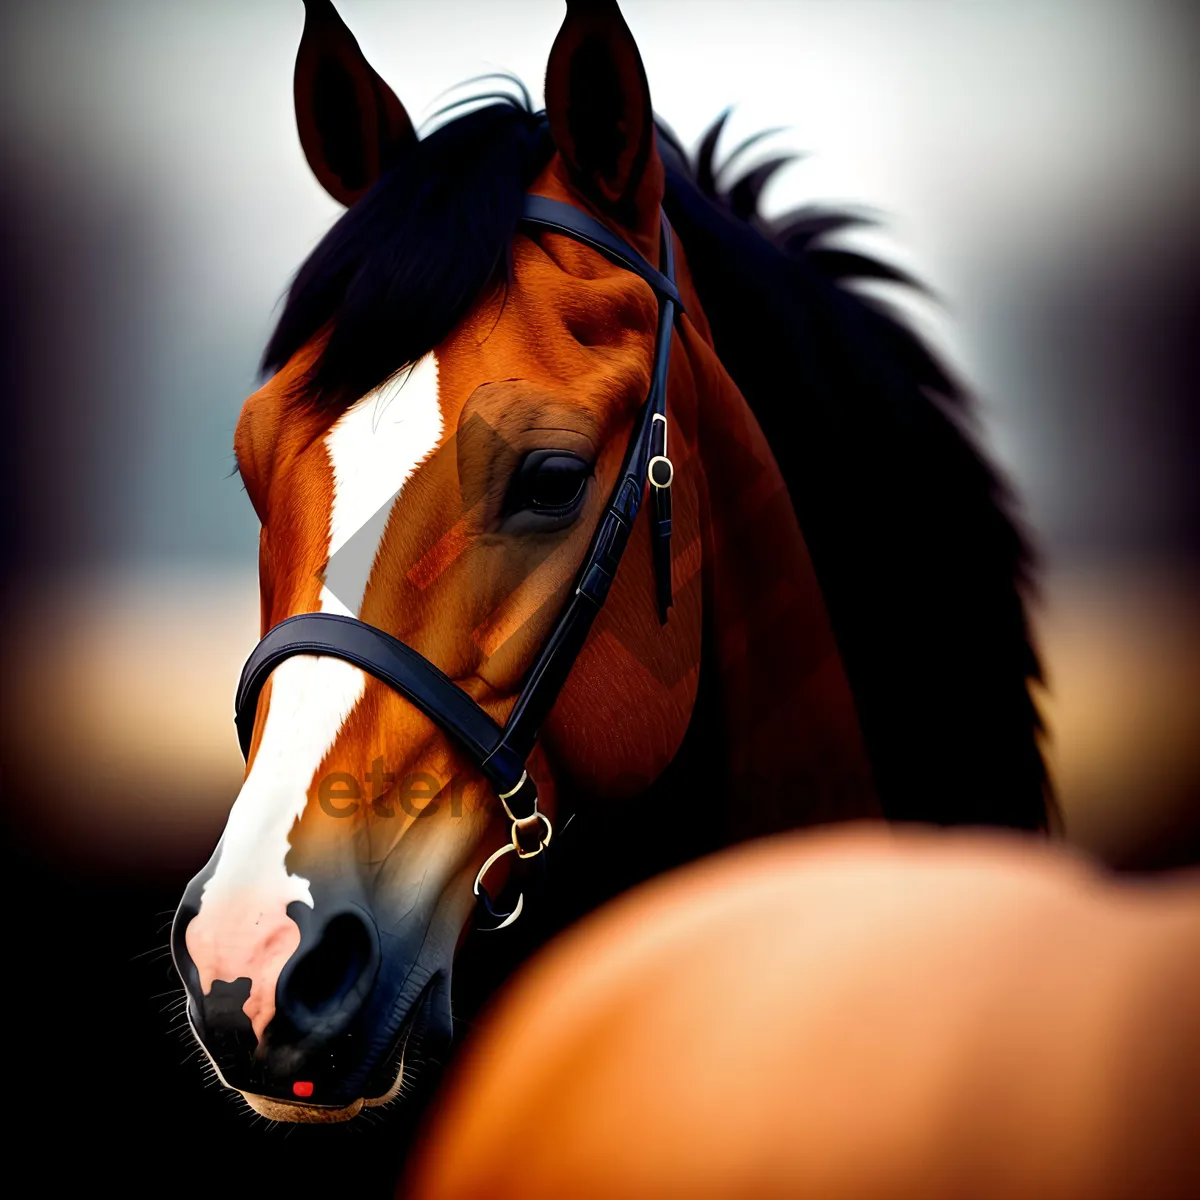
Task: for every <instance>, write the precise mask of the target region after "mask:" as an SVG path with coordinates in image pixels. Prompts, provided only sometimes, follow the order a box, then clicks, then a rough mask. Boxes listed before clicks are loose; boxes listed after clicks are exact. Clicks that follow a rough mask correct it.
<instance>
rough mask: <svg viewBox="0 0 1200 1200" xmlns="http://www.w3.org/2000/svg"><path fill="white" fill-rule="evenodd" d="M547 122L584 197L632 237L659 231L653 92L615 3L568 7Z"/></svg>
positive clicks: (549, 72) (586, 1)
mask: <svg viewBox="0 0 1200 1200" xmlns="http://www.w3.org/2000/svg"><path fill="white" fill-rule="evenodd" d="M546 114H547V116H548V117H549V119H550V132H551V134H552V135H553V137H554V144H555V146H556V147H557V148H558V151H559V153H560V154H561V155H562V157H563V159H564V160H565V161H566V164H567V166H568V168H569V169H570V172H571V175H572V177H573V180H572V181H573V182H574V183H575V184H576V186H578V187H579V188H580V190H581V191H582V192H583V193H584V195H585V196H586V197H587V198H588V199H589V200H591V201H592V203H594V204H595V205H596V206H597V207H598V208H599V209H601V211H603V212H606V213H607V214H609V215H610V216H612V217H613V218H615V219H616V220H617V221H619V222H620V223H621V224H622V225H625V226H626V227H628V228H630V229H637V228H639V227H646V228H648V229H651V230H652V229H656V228H657V219H658V206H659V204H660V203H661V201H662V191H663V179H662V164H661V162H660V161H659V159H658V151H657V149H656V147H655V143H654V113H653V111H652V109H651V107H650V86H649V84H648V83H647V82H646V70H645V68H644V67H643V66H642V56H641V55H640V54H639V53H638V48H637V43H636V42H634V40H633V34H632V33H630V32H629V26H628V25H626V24H625V20H624V18H623V17H622V16H621V10H620V9H619V8H618V7H617V4H616V0H567V16H566V19H565V20H564V21H563V26H562V28H561V29H560V30H559V31H558V37H557V38H555V40H554V47H553V48H552V49H551V51H550V61H549V63H548V65H547V67H546Z"/></svg>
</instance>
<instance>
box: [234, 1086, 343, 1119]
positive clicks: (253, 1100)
mask: <svg viewBox="0 0 1200 1200" xmlns="http://www.w3.org/2000/svg"><path fill="white" fill-rule="evenodd" d="M242 1099H243V1100H245V1101H246V1103H247V1104H248V1105H250V1107H251V1108H252V1109H254V1111H255V1112H256V1113H258V1114H259V1115H260V1116H263V1117H266V1118H267V1120H268V1121H291V1122H293V1123H294V1124H298V1125H336V1124H338V1123H339V1122H341V1121H349V1120H350V1119H351V1118H352V1117H357V1116H358V1114H359V1113H360V1112H362V1110H363V1108H364V1107H365V1106H366V1103H367V1102H366V1101H365V1100H363V1099H362V1098H361V1097H359V1099H357V1100H355V1101H354V1102H353V1103H352V1104H347V1105H346V1107H345V1108H324V1107H322V1106H320V1105H317V1104H295V1103H293V1102H292V1101H290V1100H272V1099H271V1098H270V1097H269V1096H260V1095H258V1094H257V1093H255V1092H242Z"/></svg>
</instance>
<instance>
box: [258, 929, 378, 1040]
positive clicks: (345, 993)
mask: <svg viewBox="0 0 1200 1200" xmlns="http://www.w3.org/2000/svg"><path fill="white" fill-rule="evenodd" d="M377 965H378V954H377V952H376V945H375V939H374V938H373V937H372V936H371V930H370V928H369V927H368V925H367V922H366V921H365V920H364V919H363V918H362V917H361V916H359V915H358V914H357V913H355V912H344V913H339V914H338V915H337V916H336V917H333V918H332V919H331V920H330V921H329V923H328V924H327V925H326V926H325V929H324V931H323V932H322V934H321V938H320V940H319V941H318V942H317V943H316V945H315V946H313V947H312V949H311V950H309V951H308V952H307V953H306V954H304V955H303V956H302V957H301V958H300V959H298V960H297V962H296V963H295V965H294V966H293V967H292V970H291V972H290V973H289V974H288V976H287V979H286V982H285V983H284V985H283V987H282V988H281V989H280V990H281V993H282V994H281V996H280V1000H281V1002H282V1003H281V1007H282V1009H283V1010H284V1011H285V1012H286V1014H287V1016H288V1018H289V1019H290V1020H291V1021H292V1023H293V1024H295V1025H296V1026H298V1027H299V1028H301V1029H306V1028H311V1027H312V1026H313V1025H314V1024H318V1023H325V1022H327V1021H329V1020H331V1019H335V1018H336V1017H337V1016H338V1015H339V1014H344V1015H346V1016H350V1015H352V1013H353V1012H354V1011H355V1010H357V1008H358V1007H359V1005H360V1004H361V1003H362V1001H363V999H364V998H365V997H366V993H367V991H368V989H369V988H370V985H371V982H372V980H373V978H374V974H375V969H376V967H377Z"/></svg>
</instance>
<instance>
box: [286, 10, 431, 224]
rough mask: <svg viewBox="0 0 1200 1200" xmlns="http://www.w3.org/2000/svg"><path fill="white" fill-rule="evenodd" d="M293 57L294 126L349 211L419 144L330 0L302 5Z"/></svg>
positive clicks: (324, 181)
mask: <svg viewBox="0 0 1200 1200" xmlns="http://www.w3.org/2000/svg"><path fill="white" fill-rule="evenodd" d="M304 10H305V11H304V34H303V36H302V37H301V39H300V49H299V50H298V51H297V52H296V74H295V80H294V89H295V100H296V126H297V128H298V129H299V132H300V145H301V146H303V148H304V157H305V158H307V159H308V165H309V166H310V167H312V170H313V174H314V175H315V176H316V177H317V180H318V182H319V183H320V184H321V186H322V187H323V188H324V189H325V190H326V191H327V192H328V193H329V194H330V195H331V196H332V197H333V198H334V199H335V200H337V201H339V202H340V203H342V204H345V205H346V206H347V207H349V206H350V205H351V204H353V203H354V202H355V200H357V199H358V198H359V197H360V196H361V195H363V193H364V192H366V191H367V190H368V189H369V188H370V187H371V185H372V184H374V183H375V181H376V180H377V179H378V178H379V176H380V175H382V174H383V172H384V171H385V170H386V169H387V168H388V167H389V166H391V165H392V163H394V162H395V161H396V159H397V158H399V157H400V155H401V154H402V153H403V152H404V151H405V150H406V149H407V148H408V147H409V146H411V145H414V144H415V143H416V140H417V135H416V133H415V132H414V131H413V126H412V121H411V120H409V116H408V113H407V112H405V110H404V105H403V104H401V103H400V101H399V100H398V99H397V98H396V94H395V92H393V91H392V89H391V88H390V87H388V85H387V84H386V83H384V81H383V80H382V79H381V78H380V76H379V75H378V74H377V73H376V72H375V69H374V68H373V67H372V66H371V64H370V63H369V62H367V60H366V58H365V57H364V55H363V52H362V51H361V50H360V49H359V48H358V42H357V41H355V38H354V34H352V33H351V32H350V30H349V29H347V28H346V25H345V22H344V21H343V20H342V18H341V17H339V16H338V14H337V9H335V8H334V7H333V5H332V3H330V0H304Z"/></svg>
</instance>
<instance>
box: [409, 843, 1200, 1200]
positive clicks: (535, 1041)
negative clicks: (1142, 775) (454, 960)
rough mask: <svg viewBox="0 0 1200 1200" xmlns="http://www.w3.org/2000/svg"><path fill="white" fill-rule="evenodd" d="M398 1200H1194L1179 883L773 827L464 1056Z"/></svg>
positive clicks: (668, 896) (1048, 851)
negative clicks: (1109, 877)
mask: <svg viewBox="0 0 1200 1200" xmlns="http://www.w3.org/2000/svg"><path fill="white" fill-rule="evenodd" d="M412 1187H413V1193H412V1194H413V1195H415V1196H416V1197H419V1198H420V1200H452V1198H456V1197H467V1196H471V1197H483V1196H494V1197H506V1196H521V1197H527V1198H528V1197H541V1196H545V1197H561V1196H571V1197H584V1196H639V1197H640V1196H645V1197H652V1196H653V1197H661V1196H688V1197H704V1196H729V1197H747V1196H776V1195H778V1196H805V1197H815V1198H816V1197H838V1198H839V1200H856V1198H859V1197H862V1198H864V1200H865V1198H868V1197H870V1198H872V1200H885V1198H893V1197H894V1198H896V1200H902V1198H903V1200H907V1198H909V1197H913V1198H918V1197H919V1198H921V1200H935V1198H937V1197H963V1196H969V1197H972V1198H985V1197H1039V1198H1040V1197H1053V1198H1055V1200H1058V1198H1062V1200H1067V1198H1079V1200H1083V1198H1087V1200H1103V1198H1106V1197H1113V1198H1118V1197H1121V1198H1124V1197H1138V1198H1139V1200H1149V1198H1152V1197H1155V1198H1156V1197H1180V1198H1183V1197H1195V1196H1197V1195H1200V879H1198V878H1196V877H1195V876H1192V877H1190V878H1186V879H1183V880H1181V881H1175V882H1155V883H1139V884H1129V883H1112V882H1109V881H1106V880H1105V879H1103V878H1102V877H1100V876H1099V875H1098V874H1097V873H1096V872H1094V871H1093V870H1091V869H1090V868H1089V867H1087V866H1085V865H1083V864H1082V863H1080V862H1079V861H1077V860H1075V859H1074V858H1072V857H1071V856H1069V855H1068V854H1066V853H1065V852H1064V851H1062V850H1058V849H1053V848H1050V847H1047V846H1045V845H1038V844H1036V843H1033V842H1031V841H1029V842H1023V841H1022V840H1020V839H1018V838H1017V837H1015V836H1012V835H1000V834H996V835H990V836H989V835H981V834H941V835H937V836H933V835H930V834H926V833H908V834H900V833H884V832H880V831H877V830H874V829H871V828H869V827H868V828H866V829H863V828H854V827H849V828H848V829H847V830H846V831H844V832H836V833H835V832H831V833H827V834H820V835H789V836H786V837H779V838H774V839H770V840H767V841H765V842H760V843H756V844H753V845H751V846H748V847H746V848H743V849H741V850H735V851H730V852H726V853H724V854H722V855H719V856H717V857H715V858H712V859H709V860H707V861H705V862H703V863H701V864H699V865H696V866H694V867H691V868H687V869H684V870H681V871H678V872H675V873H674V874H673V875H670V876H667V877H664V878H663V879H661V880H659V881H656V882H654V883H652V884H649V885H646V886H645V887H643V888H641V889H639V890H638V891H636V892H634V893H631V894H630V895H628V896H627V897H625V898H624V899H621V900H619V901H617V902H615V903H614V904H612V905H610V906H609V907H608V908H607V909H606V910H604V911H603V912H602V913H601V914H598V915H597V916H595V917H593V918H592V919H590V920H589V921H587V922H586V923H584V924H583V925H581V926H579V927H577V928H576V930H575V931H574V932H573V933H571V934H569V935H567V936H566V937H565V938H564V939H562V940H561V941H560V942H559V943H557V944H556V945H555V946H553V947H552V948H551V949H549V950H547V951H546V952H544V954H543V956H542V957H541V958H540V959H539V960H537V961H536V962H535V963H534V964H532V965H531V967H530V968H529V969H528V970H527V972H526V973H525V974H524V975H523V976H522V977H520V978H519V980H518V981H517V982H516V983H515V984H514V985H513V986H512V988H511V989H510V990H509V991H508V992H507V993H506V994H505V995H504V996H503V997H502V999H501V1001H500V1003H499V1004H498V1007H497V1009H496V1011H494V1013H493V1014H492V1016H491V1019H490V1021H489V1022H488V1023H487V1024H486V1025H485V1026H484V1027H483V1028H482V1029H481V1030H480V1031H479V1033H478V1035H477V1038H476V1040H475V1041H474V1042H473V1043H469V1044H468V1047H467V1050H466V1056H465V1059H464V1060H463V1061H462V1062H461V1064H460V1066H459V1069H458V1072H457V1075H456V1076H455V1077H454V1079H453V1080H452V1082H451V1085H450V1087H449V1089H448V1091H447V1093H446V1095H445V1096H444V1098H443V1101H442V1104H441V1107H440V1109H439V1111H438V1112H437V1114H436V1116H435V1119H434V1122H433V1126H432V1128H431V1130H430V1131H429V1137H428V1138H427V1139H426V1141H425V1143H424V1145H423V1156H422V1158H421V1161H420V1163H419V1164H418V1167H417V1169H416V1172H415V1175H414V1179H413V1183H412Z"/></svg>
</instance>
